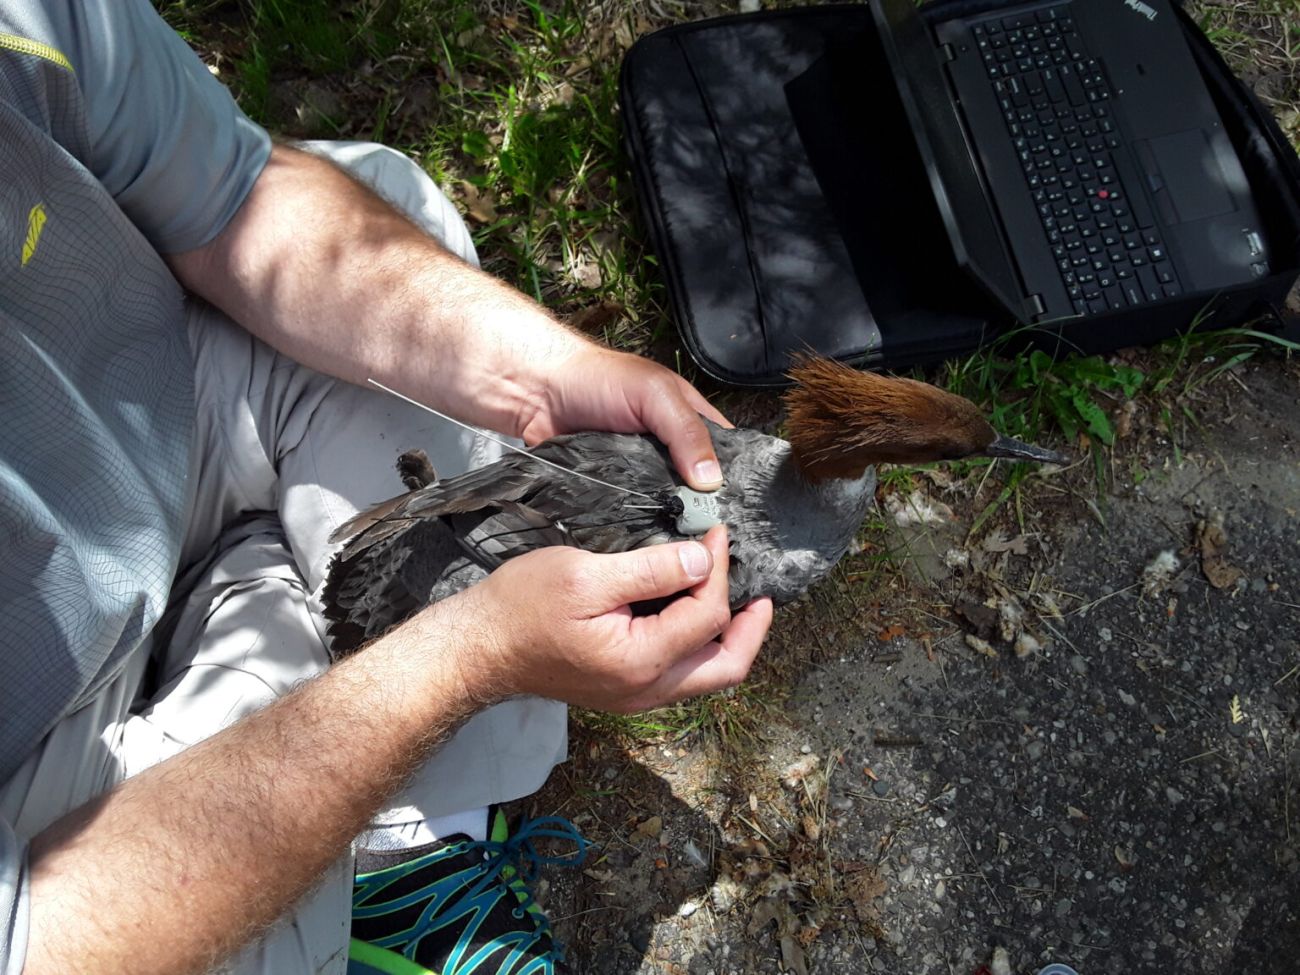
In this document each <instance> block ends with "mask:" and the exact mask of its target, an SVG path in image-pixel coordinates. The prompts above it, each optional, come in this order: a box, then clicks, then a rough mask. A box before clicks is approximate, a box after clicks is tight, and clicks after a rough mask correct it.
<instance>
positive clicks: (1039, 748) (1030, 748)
mask: <svg viewBox="0 0 1300 975" xmlns="http://www.w3.org/2000/svg"><path fill="white" fill-rule="evenodd" d="M1046 750H1047V746H1046V745H1044V744H1043V743H1042V742H1041V741H1031V742H1030V743H1029V744H1028V745H1026V746H1025V754H1026V755H1028V756H1029V758H1030V760H1031V761H1035V762H1036V761H1038V760H1039V759H1040V758H1042V757H1043V752H1044V751H1046Z"/></svg>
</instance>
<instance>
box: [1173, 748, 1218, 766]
mask: <svg viewBox="0 0 1300 975" xmlns="http://www.w3.org/2000/svg"><path fill="white" fill-rule="evenodd" d="M1218 754H1220V752H1219V749H1217V748H1211V749H1210V750H1209V751H1208V752H1201V754H1199V755H1193V756H1192V757H1191V758H1184V759H1183V760H1182V761H1181V762H1179V763H1178V764H1179V765H1186V764H1187V763H1188V762H1194V761H1196V760H1197V759H1198V758H1206V757H1207V756H1210V755H1218Z"/></svg>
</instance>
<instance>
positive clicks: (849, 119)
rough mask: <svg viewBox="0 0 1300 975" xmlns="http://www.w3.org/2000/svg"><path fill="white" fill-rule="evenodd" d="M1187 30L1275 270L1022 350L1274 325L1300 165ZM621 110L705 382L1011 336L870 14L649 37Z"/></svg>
mask: <svg viewBox="0 0 1300 975" xmlns="http://www.w3.org/2000/svg"><path fill="white" fill-rule="evenodd" d="M1084 2H1088V0H1084ZM1008 5H1009V4H1007V3H1005V2H996V0H938V2H933V3H930V4H928V5H927V6H926V7H925V8H924V10H923V12H924V14H925V15H926V16H927V17H929V18H931V19H932V21H933V20H938V19H947V18H950V17H954V16H961V15H965V14H971V13H977V12H983V11H986V10H990V9H995V8H997V7H999V6H1008ZM1179 13H1180V15H1181V14H1182V12H1181V11H1180V12H1179ZM1180 19H1181V20H1182V23H1183V27H1184V30H1185V31H1186V32H1187V34H1188V37H1189V41H1190V46H1191V49H1192V52H1193V54H1194V56H1195V58H1196V61H1197V64H1198V66H1199V67H1200V69H1201V71H1202V73H1203V74H1204V75H1205V77H1206V80H1207V82H1208V83H1209V86H1210V90H1211V93H1212V95H1213V97H1214V99H1215V101H1216V103H1217V105H1218V106H1219V109H1220V112H1221V113H1222V115H1223V118H1224V122H1225V126H1226V128H1227V129H1228V130H1229V134H1230V136H1231V137H1232V139H1233V142H1234V144H1235V145H1236V146H1237V149H1238V152H1239V154H1240V156H1241V159H1242V164H1243V166H1244V167H1245V170H1246V173H1247V176H1248V178H1249V180H1250V183H1251V188H1252V192H1253V193H1254V195H1255V198H1256V202H1257V204H1258V206H1259V209H1260V211H1261V212H1262V213H1263V214H1264V219H1265V233H1266V236H1267V238H1268V246H1269V252H1270V254H1271V256H1272V259H1271V269H1270V273H1269V275H1268V276H1267V277H1264V278H1260V279H1257V280H1255V281H1253V282H1251V283H1249V284H1247V285H1243V286H1240V287H1238V288H1236V289H1233V290H1231V291H1226V292H1221V293H1218V294H1216V295H1204V294H1201V295H1189V296H1187V297H1185V298H1183V299H1179V300H1172V301H1167V302H1162V303H1160V304H1158V305H1154V306H1145V307H1142V308H1138V309H1132V310H1127V311H1121V312H1116V313H1114V314H1111V315H1107V316H1103V317H1101V318H1089V319H1086V320H1075V321H1074V322H1073V323H1071V322H1069V321H1067V322H1064V323H1062V324H1060V325H1057V326H1040V327H1035V328H1033V329H1029V330H1024V331H1022V332H1020V333H1019V334H1020V335H1024V336H1027V337H1028V339H1029V340H1030V341H1032V342H1034V343H1036V344H1038V345H1040V346H1045V347H1047V348H1049V349H1050V350H1053V351H1059V350H1069V349H1076V350H1079V351H1082V352H1086V353H1094V352H1103V351H1108V350H1110V349H1114V348H1117V347H1120V346H1124V345H1133V344H1139V343H1146V342H1153V341H1157V340H1159V339H1162V338H1165V337H1168V336H1170V335H1174V334H1176V333H1177V332H1179V331H1181V330H1185V329H1186V328H1188V327H1189V326H1190V325H1191V324H1192V323H1193V322H1194V321H1195V322H1197V323H1198V324H1199V326H1200V327H1225V326H1228V325H1232V324H1237V323H1240V322H1242V321H1246V320H1249V319H1253V318H1257V317H1259V316H1260V315H1261V314H1264V313H1267V312H1268V311H1270V310H1271V309H1273V310H1275V309H1277V308H1280V307H1281V305H1282V303H1283V302H1284V300H1285V298H1286V294H1287V291H1288V290H1289V288H1290V287H1291V285H1292V284H1293V283H1294V281H1295V280H1296V277H1297V275H1298V274H1300V161H1297V158H1296V154H1295V151H1294V149H1293V148H1292V147H1291V146H1290V145H1289V144H1288V143H1287V141H1286V139H1285V137H1284V136H1283V134H1282V132H1281V130H1280V129H1279V128H1278V126H1277V124H1276V122H1275V121H1274V120H1273V118H1272V117H1271V116H1270V115H1269V113H1268V111H1267V110H1266V109H1265V108H1264V107H1263V106H1262V105H1261V104H1260V102H1259V101H1258V100H1257V99H1256V98H1255V96H1254V95H1253V94H1252V93H1251V92H1249V91H1248V90H1247V89H1246V88H1245V86H1243V85H1242V84H1241V83H1240V82H1239V81H1238V80H1237V79H1236V78H1234V77H1233V75H1232V73H1231V72H1230V71H1229V70H1228V69H1227V67H1226V66H1225V65H1224V63H1223V61H1222V59H1221V58H1220V57H1219V56H1218V54H1217V52H1216V51H1215V50H1214V48H1213V46H1212V45H1211V44H1210V42H1209V41H1208V40H1206V38H1205V37H1204V35H1203V34H1202V33H1201V32H1200V30H1199V29H1198V28H1197V27H1196V26H1195V24H1194V23H1193V22H1192V21H1191V19H1190V18H1188V17H1186V16H1185V15H1181V16H1180ZM620 101H621V105H622V110H623V116H624V118H623V127H624V137H625V143H626V147H627V151H628V155H629V157H630V160H631V162H632V167H633V173H634V181H635V184H636V188H637V193H638V197H639V200H640V203H641V209H642V213H643V215H644V218H645V221H646V223H647V225H648V227H649V230H650V234H651V237H652V244H653V246H654V249H655V252H656V254H657V255H658V258H659V261H660V265H661V267H662V269H663V275H664V278H665V281H666V283H667V286H668V290H669V294H670V297H671V304H672V310H673V315H674V317H675V319H676V322H677V326H678V329H679V331H680V333H681V336H682V340H683V342H684V344H685V345H686V347H687V349H688V350H689V351H690V353H691V355H692V356H693V357H694V358H695V360H696V361H697V362H698V363H699V364H700V366H701V368H703V369H704V370H705V371H706V372H707V373H709V374H710V375H712V376H714V377H715V378H718V379H721V380H723V381H726V382H730V383H735V384H739V385H757V386H764V385H780V384H782V383H783V382H784V381H785V380H784V372H785V370H786V369H787V368H788V366H789V363H790V357H791V356H792V355H794V354H798V353H800V352H807V351H816V352H819V353H823V354H826V355H830V356H833V357H835V358H838V359H842V360H844V361H847V362H850V363H853V364H856V365H863V366H870V367H880V368H890V369H897V368H902V367H907V366H911V365H916V364H920V363H925V362H929V361H934V360H938V359H943V358H947V357H951V356H954V355H958V354H961V353H964V352H968V351H971V350H973V349H975V348H977V347H979V346H980V345H982V344H984V343H986V342H988V341H991V340H993V339H994V338H996V337H997V336H999V335H1002V334H1004V333H1006V332H1007V331H1009V330H1015V329H1017V328H1019V327H1020V326H1019V323H1017V322H1014V321H1012V320H1010V319H1009V317H1008V316H1007V315H1005V313H1004V312H1002V310H1001V309H1000V308H999V307H998V306H996V305H994V304H993V303H992V302H991V301H990V300H989V299H988V298H987V297H986V296H985V295H984V293H983V292H982V291H981V290H980V289H979V288H978V287H976V286H975V284H974V283H973V282H972V281H971V280H970V278H969V277H968V276H967V275H966V274H965V273H964V272H963V271H962V270H961V269H959V268H958V267H957V264H956V261H955V259H954V258H953V254H952V250H951V247H950V245H949V243H948V241H947V238H946V235H945V233H944V231H943V226H942V223H941V220H940V217H939V213H938V210H937V208H936V207H935V204H934V200H933V195H932V193H931V190H930V188H929V185H928V183H927V181H926V177H925V174H924V169H923V167H922V165H921V161H920V158H919V155H918V153H917V151H916V148H915V144H914V142H913V141H912V138H911V135H910V133H909V131H908V129H907V127H906V125H907V123H906V121H905V119H904V117H903V110H902V106H901V105H900V104H899V101H898V97H897V94H896V90H895V88H894V83H893V79H892V77H891V75H890V73H889V70H888V67H887V65H886V63H885V59H884V55H883V52H882V51H881V50H880V45H879V40H878V38H877V37H876V34H875V29H874V26H873V22H872V17H871V13H870V10H869V9H868V8H867V6H866V5H865V4H854V5H835V6H822V7H804V8H797V9H790V10H781V11H772V12H763V13H757V14H749V15H740V16H732V17H722V18H717V19H714V20H708V21H701V22H697V23H689V24H681V25H678V26H675V27H670V28H667V29H665V30H661V31H658V32H656V33H654V34H650V35H647V36H646V37H643V38H641V39H640V40H639V41H638V42H637V43H636V44H635V45H634V46H633V47H632V49H631V50H630V51H629V52H628V55H627V57H626V59H625V61H624V64H623V73H622V79H621V88H620Z"/></svg>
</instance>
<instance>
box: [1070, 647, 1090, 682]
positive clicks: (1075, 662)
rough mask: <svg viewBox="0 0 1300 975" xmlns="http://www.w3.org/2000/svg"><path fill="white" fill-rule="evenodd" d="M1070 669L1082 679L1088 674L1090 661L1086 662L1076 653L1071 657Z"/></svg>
mask: <svg viewBox="0 0 1300 975" xmlns="http://www.w3.org/2000/svg"><path fill="white" fill-rule="evenodd" d="M1070 667H1071V669H1072V670H1073V671H1074V672H1075V673H1076V674H1078V675H1079V676H1081V677H1082V676H1084V675H1085V674H1087V673H1088V661H1086V660H1084V659H1083V656H1082V655H1081V654H1077V653H1076V654H1074V655H1073V656H1071V657H1070Z"/></svg>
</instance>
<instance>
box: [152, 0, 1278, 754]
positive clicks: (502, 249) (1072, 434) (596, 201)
mask: <svg viewBox="0 0 1300 975" xmlns="http://www.w3.org/2000/svg"><path fill="white" fill-rule="evenodd" d="M156 3H157V6H158V7H159V9H160V10H161V11H162V13H163V14H164V16H165V17H166V18H167V19H168V21H169V22H170V23H171V24H172V25H173V27H175V28H176V29H177V30H178V31H179V32H180V33H181V34H182V36H184V37H185V38H186V40H187V41H189V42H190V43H191V44H192V45H193V46H195V47H196V48H197V49H198V50H199V51H200V53H201V55H202V56H203V57H204V59H205V61H206V62H207V63H208V64H209V66H210V67H211V68H212V69H213V70H215V71H216V73H217V74H218V76H219V77H220V78H221V80H223V81H225V82H226V83H228V84H230V85H231V87H232V88H233V90H234V91H235V93H236V96H237V98H238V99H239V101H240V103H241V105H242V106H243V107H244V109H245V110H246V111H247V112H248V113H249V114H250V115H251V116H252V117H253V118H254V119H256V120H257V121H259V122H261V123H263V124H264V125H266V126H267V127H268V128H269V129H271V130H272V131H273V132H277V133H281V134H283V135H286V136H290V137H317V138H356V139H371V140H379V141H384V142H387V143H388V144H390V145H393V146H395V147H396V148H399V149H401V150H403V151H405V152H407V153H408V154H410V155H412V156H413V157H415V158H416V159H418V160H419V161H420V162H421V163H422V164H423V166H424V167H425V168H426V170H427V171H428V172H429V173H430V174H431V175H432V176H433V177H434V179H435V180H436V181H437V182H438V183H439V185H440V186H441V187H442V188H443V189H444V191H445V192H447V193H448V194H449V195H450V196H452V197H453V198H454V199H456V200H458V202H459V203H460V204H461V206H462V210H463V212H465V213H466V214H467V215H468V220H469V223H470V226H471V229H472V231H473V233H474V237H475V241H476V244H477V246H478V248H479V252H480V255H481V256H482V258H483V263H484V266H485V267H486V268H487V269H488V270H490V271H492V272H493V273H495V274H497V275H498V276H500V277H502V278H505V279H506V280H508V281H511V282H512V283H514V284H515V285H516V286H518V287H519V288H521V289H522V290H524V291H525V292H527V293H529V294H531V295H533V296H534V297H535V298H537V299H538V300H540V301H543V302H544V303H546V304H547V305H548V306H549V307H550V308H552V309H553V310H555V311H556V312H557V313H558V314H560V315H562V316H568V317H570V319H571V320H572V321H574V323H575V324H577V325H578V326H579V327H582V328H584V329H585V330H586V331H588V332H590V333H591V334H593V335H595V336H597V337H599V338H602V339H603V340H605V341H607V342H609V343H610V344H612V345H614V346H616V347H619V348H623V349H627V350H630V351H633V352H637V353H642V354H651V355H655V356H657V357H658V358H660V359H661V361H665V362H666V363H667V364H669V365H671V366H674V367H676V368H678V369H679V371H681V372H683V373H684V374H686V375H687V376H688V378H692V379H698V378H699V377H697V376H695V375H694V374H693V371H692V367H691V365H690V363H689V360H688V359H687V358H686V357H685V356H684V355H683V354H682V353H681V351H680V349H679V348H678V347H677V345H676V344H675V343H674V342H672V341H671V339H672V337H673V336H672V328H671V325H670V322H669V316H668V314H667V311H666V298H665V291H664V288H663V286H662V284H661V282H660V280H659V277H658V271H657V268H656V265H655V261H654V257H653V255H652V254H651V253H650V252H649V250H648V246H647V242H646V237H645V234H644V232H643V229H642V227H641V225H640V222H639V219H638V217H637V214H636V202H635V199H634V196H633V192H632V187H631V185H630V181H629V176H628V170H627V165H626V161H625V160H624V158H623V155H622V152H621V149H620V138H621V133H620V128H619V124H620V123H619V118H618V111H617V79H618V69H619V65H620V63H621V60H622V56H623V54H624V53H625V52H626V50H627V48H628V47H629V46H630V44H631V43H632V41H633V40H634V39H635V37H637V36H639V35H640V34H643V33H645V32H647V31H649V30H651V29H653V28H655V27H658V26H663V25H666V24H668V23H673V22H678V21H682V20H686V19H695V18H699V17H703V16H708V15H711V14H717V13H730V12H734V9H735V7H734V5H731V4H728V5H724V4H722V3H719V2H716V0H705V2H703V3H701V2H698V0H696V2H691V3H689V4H687V3H685V2H682V0H583V2H575V0H547V2H541V0H518V2H514V3H507V2H505V0H357V2H354V3H351V4H338V3H334V2H331V0H156ZM1190 7H1191V9H1192V11H1193V14H1194V16H1196V18H1197V19H1198V21H1199V23H1200V24H1201V25H1202V26H1203V27H1204V29H1205V30H1206V31H1207V33H1209V35H1210V36H1211V37H1212V38H1213V39H1214V41H1215V43H1216V44H1217V45H1218V46H1219V48H1220V50H1221V51H1222V52H1223V53H1224V55H1225V57H1226V58H1227V59H1228V61H1229V63H1230V64H1231V65H1232V66H1233V67H1234V69H1235V70H1236V71H1237V72H1238V73H1239V74H1241V75H1242V77H1244V78H1246V79H1247V80H1248V81H1249V82H1250V83H1251V85H1252V86H1253V88H1254V90H1255V91H1256V93H1257V94H1259V96H1260V97H1261V98H1262V99H1263V100H1264V101H1265V102H1266V103H1267V104H1268V105H1269V107H1270V108H1271V109H1272V110H1273V112H1274V113H1275V115H1276V116H1277V117H1278V118H1279V120H1280V122H1281V124H1282V126H1283V128H1284V129H1285V131H1286V132H1287V133H1288V134H1289V136H1290V138H1291V139H1292V141H1293V142H1295V143H1296V144H1297V145H1300V18H1297V17H1296V11H1297V7H1296V0H1198V2H1194V3H1192V4H1190ZM1195 325H1196V323H1189V330H1188V331H1187V333H1186V334H1184V335H1183V336H1181V337H1179V338H1177V339H1175V340H1172V341H1170V342H1168V343H1165V345H1163V346H1161V347H1159V348H1157V349H1156V350H1154V351H1151V352H1149V353H1143V354H1142V355H1140V356H1137V357H1130V356H1126V357H1123V358H1116V357H1109V358H1102V357H1095V356H1094V357H1070V358H1065V359H1061V360H1057V361H1053V360H1051V359H1049V358H1048V357H1047V356H1045V355H1043V354H1042V353H1036V352H1029V353H1023V354H1017V355H1009V354H1001V352H1000V350H999V349H997V348H994V349H992V350H987V351H983V352H980V353H978V354H976V355H972V356H969V357H967V358H966V359H964V360H962V361H959V362H955V363H951V364H949V365H947V366H945V367H943V368H942V369H941V370H939V371H938V373H932V374H931V375H930V377H929V378H932V379H934V380H936V381H939V382H942V383H945V384H946V385H948V386H949V387H951V388H953V389H954V390H957V391H959V392H961V393H963V394H965V395H967V396H970V397H972V398H974V399H976V400H977V401H979V402H981V403H982V404H984V405H985V406H987V408H988V409H989V411H990V414H991V417H992V419H993V422H994V424H995V425H996V426H997V427H998V428H999V429H1000V430H1002V431H1003V432H1005V433H1008V434H1010V435H1012V436H1017V437H1021V438H1023V439H1030V440H1043V439H1060V438H1064V439H1066V440H1068V441H1070V442H1071V443H1072V444H1073V445H1074V446H1075V447H1076V448H1077V449H1079V450H1081V451H1082V453H1083V454H1084V455H1085V456H1086V455H1091V466H1092V469H1093V471H1094V472H1095V474H1096V478H1095V480H1096V484H1097V488H1098V493H1101V492H1102V491H1104V488H1105V483H1104V481H1105V475H1106V472H1107V471H1108V470H1110V469H1111V467H1112V466H1113V465H1111V464H1110V463H1109V459H1108V458H1109V454H1110V452H1112V450H1113V449H1114V444H1115V441H1116V437H1117V435H1116V429H1115V418H1116V416H1117V412H1118V411H1119V410H1121V409H1122V408H1123V406H1124V404H1125V402H1126V401H1128V400H1132V399H1134V398H1135V397H1140V398H1145V399H1146V400H1148V401H1149V402H1150V411H1151V412H1152V413H1153V414H1154V415H1156V416H1159V417H1162V418H1163V422H1164V424H1165V425H1166V427H1167V429H1168V430H1169V431H1170V433H1171V436H1172V435H1173V431H1174V430H1175V428H1177V427H1178V426H1180V425H1181V424H1182V423H1183V422H1184V421H1186V420H1187V418H1188V417H1189V416H1190V417H1191V421H1192V422H1194V420H1195V411H1194V408H1193V405H1192V398H1193V394H1194V393H1195V392H1196V391H1197V390H1199V389H1201V388H1203V387H1204V386H1205V385H1206V384H1210V383H1213V382H1215V381H1216V380H1218V379H1219V378H1220V377H1222V376H1223V374H1224V373H1225V372H1226V371H1228V370H1230V369H1232V368H1234V367H1236V366H1239V365H1240V364H1241V363H1243V362H1245V361H1246V360H1248V359H1249V358H1250V357H1252V356H1254V355H1256V354H1258V352H1259V350H1260V349H1261V348H1263V347H1265V346H1266V345H1267V344H1268V343H1270V342H1274V340H1273V339H1272V337H1270V336H1268V335H1265V334H1264V333H1261V332H1258V331H1253V330H1251V329H1248V328H1245V329H1236V330H1233V331H1229V332H1203V331H1199V330H1197V329H1196V328H1195V327H1194V326H1195ZM709 391H710V392H714V393H723V395H722V398H721V402H722V406H723V408H724V409H730V407H731V406H732V405H736V406H738V407H739V408H740V409H741V410H742V411H743V410H744V409H745V408H746V403H745V400H744V398H743V397H737V396H735V395H734V394H725V392H723V391H719V390H714V389H710V390H709ZM1176 446H1177V444H1176V442H1175V447H1176ZM966 471H967V473H969V474H970V476H972V477H979V478H981V479H982V478H983V477H984V475H985V474H986V471H985V470H982V469H981V470H972V469H971V468H966ZM997 471H998V475H999V477H1000V478H1001V480H1000V481H999V482H995V483H994V484H993V485H992V487H993V489H994V494H993V500H992V501H990V502H988V503H987V504H986V505H985V507H984V508H983V510H982V511H981V513H980V514H979V516H978V519H977V521H976V524H975V529H976V530H978V529H980V528H982V527H983V526H984V525H986V524H988V523H989V522H990V520H991V519H992V518H993V517H994V516H995V515H997V513H998V512H999V511H1000V510H1001V508H1002V507H1003V506H1004V505H1005V504H1007V503H1009V502H1014V504H1015V505H1017V506H1019V505H1021V504H1022V503H1023V501H1024V498H1023V497H1022V491H1023V489H1024V486H1025V485H1026V483H1027V477H1028V474H1029V468H1027V467H1026V466H1024V465H1002V466H1001V467H999V468H998V469H997ZM882 480H884V482H885V483H886V486H887V487H888V485H890V484H892V483H907V482H908V481H909V476H908V472H906V471H899V472H896V473H887V474H886V476H885V477H884V478H883V479H882ZM981 483H982V480H981ZM873 538H874V540H875V541H876V542H878V541H879V539H878V537H875V536H873ZM855 571H858V572H859V573H860V572H861V571H862V567H861V566H859V567H858V569H857V570H855ZM769 699H770V695H769V694H768V693H767V692H749V691H746V692H742V693H741V694H739V695H735V696H727V697H713V698H706V699H704V700H703V701H701V702H696V703H693V704H690V705H683V706H681V707H678V708H674V709H666V710H663V711H660V712H655V713H653V714H651V715H646V716H638V717H635V718H631V719H611V718H603V717H602V718H600V719H596V718H591V719H589V720H590V721H591V722H593V723H594V724H597V725H599V727H600V728H601V729H603V730H606V731H610V732H614V733H618V734H627V735H629V736H632V737H645V736H656V735H669V736H671V735H677V734H682V733H685V732H689V731H692V730H698V729H703V728H708V729H711V730H712V731H713V732H714V733H716V734H718V735H720V736H723V737H731V738H743V737H745V736H746V735H749V734H751V733H752V731H753V729H754V728H755V727H757V726H758V725H760V724H761V723H762V722H763V721H764V720H766V719H767V716H768V710H769ZM601 722H605V723H604V724H601Z"/></svg>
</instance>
